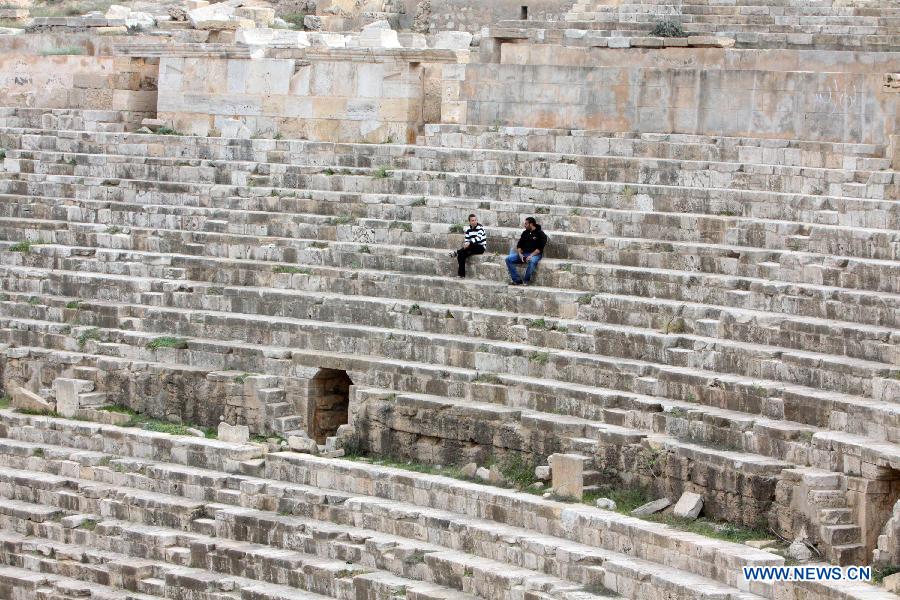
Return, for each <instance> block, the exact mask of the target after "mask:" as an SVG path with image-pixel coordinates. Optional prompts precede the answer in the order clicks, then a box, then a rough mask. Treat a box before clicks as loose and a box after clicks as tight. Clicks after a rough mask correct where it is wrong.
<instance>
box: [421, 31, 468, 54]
mask: <svg viewBox="0 0 900 600" xmlns="http://www.w3.org/2000/svg"><path fill="white" fill-rule="evenodd" d="M471 45H472V34H471V33H468V32H466V31H441V32H439V33H437V34H435V36H434V40H433V41H432V43H431V47H432V48H436V49H439V50H468V49H469V46H471Z"/></svg>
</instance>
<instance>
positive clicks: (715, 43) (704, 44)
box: [687, 35, 734, 48]
mask: <svg viewBox="0 0 900 600" xmlns="http://www.w3.org/2000/svg"><path fill="white" fill-rule="evenodd" d="M687 44H688V46H692V47H694V48H732V47H734V38H730V37H724V36H721V35H690V36H688V38H687Z"/></svg>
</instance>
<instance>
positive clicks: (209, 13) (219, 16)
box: [187, 2, 234, 29]
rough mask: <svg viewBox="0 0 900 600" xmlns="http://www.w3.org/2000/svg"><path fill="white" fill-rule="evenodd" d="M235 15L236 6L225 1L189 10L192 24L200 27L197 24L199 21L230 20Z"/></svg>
mask: <svg viewBox="0 0 900 600" xmlns="http://www.w3.org/2000/svg"><path fill="white" fill-rule="evenodd" d="M233 16H234V7H233V6H229V5H228V4H227V3H225V2H220V3H218V4H211V5H208V6H201V7H199V8H195V9H192V10H188V14H187V17H188V21H190V22H191V25H193V26H194V27H197V28H198V29H200V27H198V26H197V24H198V23H202V22H208V21H228V20H229V19H231V18H232V17H233Z"/></svg>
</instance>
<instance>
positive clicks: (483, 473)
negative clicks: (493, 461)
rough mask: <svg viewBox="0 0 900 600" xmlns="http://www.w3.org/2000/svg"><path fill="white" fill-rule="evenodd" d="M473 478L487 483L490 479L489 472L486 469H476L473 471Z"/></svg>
mask: <svg viewBox="0 0 900 600" xmlns="http://www.w3.org/2000/svg"><path fill="white" fill-rule="evenodd" d="M475 477H476V478H478V479H480V480H482V481H488V480H489V479H490V478H491V470H490V469H488V468H486V467H478V468H477V469H476V470H475Z"/></svg>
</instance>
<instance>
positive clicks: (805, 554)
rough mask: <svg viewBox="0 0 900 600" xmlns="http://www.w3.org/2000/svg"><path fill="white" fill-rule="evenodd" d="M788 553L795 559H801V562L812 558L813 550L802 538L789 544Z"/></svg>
mask: <svg viewBox="0 0 900 600" xmlns="http://www.w3.org/2000/svg"><path fill="white" fill-rule="evenodd" d="M787 553H788V556H790V557H791V558H793V559H794V560H799V561H801V562H803V561H807V560H809V559H811V558H812V551H811V550H810V549H809V547H807V545H806V544H805V543H803V540H801V539H796V540H794V541H793V542H792V543H791V545H790V546H788V549H787Z"/></svg>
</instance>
